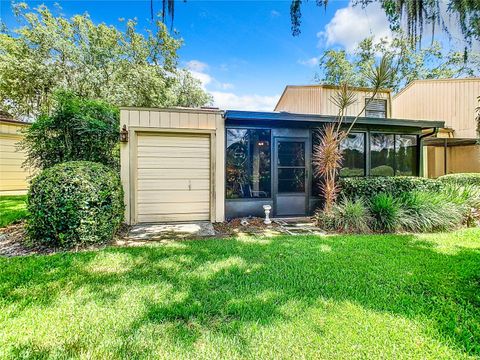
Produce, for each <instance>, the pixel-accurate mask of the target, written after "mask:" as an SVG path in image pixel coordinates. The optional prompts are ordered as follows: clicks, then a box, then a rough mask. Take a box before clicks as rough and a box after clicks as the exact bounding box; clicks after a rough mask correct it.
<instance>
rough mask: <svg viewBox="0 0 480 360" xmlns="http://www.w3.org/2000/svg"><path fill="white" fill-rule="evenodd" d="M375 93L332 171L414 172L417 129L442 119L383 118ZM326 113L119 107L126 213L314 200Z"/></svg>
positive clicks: (201, 212) (310, 207)
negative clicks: (315, 155)
mask: <svg viewBox="0 0 480 360" xmlns="http://www.w3.org/2000/svg"><path fill="white" fill-rule="evenodd" d="M365 92H366V91H363V90H361V93H362V94H363V93H365ZM284 95H285V94H284ZM359 98H360V96H359ZM284 100H285V99H284ZM376 100H378V101H377V102H376V105H375V106H374V107H372V108H368V109H367V115H368V116H364V117H361V118H359V119H358V121H357V122H356V124H355V126H354V128H353V132H352V133H351V134H350V135H349V136H348V138H347V139H346V140H345V141H344V143H343V144H342V146H343V148H344V150H345V151H344V154H345V160H344V167H343V169H342V171H341V175H342V176H365V175H392V176H393V175H421V174H422V161H423V159H422V155H423V152H422V151H421V149H422V143H423V141H424V138H425V136H426V135H428V134H431V133H434V132H435V131H437V129H439V128H443V127H444V126H445V124H444V122H443V121H424V120H405V119H395V118H387V116H388V115H389V113H390V110H389V106H390V98H389V92H382V93H381V94H380V95H379V97H378V99H376ZM281 101H283V100H281ZM281 101H280V102H281ZM359 101H360V104H359V105H358V108H361V106H362V105H361V102H362V99H361V98H360V100H359ZM280 102H279V104H280ZM277 107H278V105H277ZM351 115H353V114H351ZM352 119H353V117H352V116H349V117H347V119H346V121H345V124H346V125H348V124H349V123H351V121H352ZM332 121H335V115H334V114H332V113H330V114H325V115H314V114H308V113H293V112H285V111H273V112H254V111H237V110H226V111H220V110H218V109H148V108H121V110H120V126H121V128H122V129H124V130H123V132H124V142H123V143H122V144H121V149H120V151H121V155H120V158H121V178H122V183H123V186H124V190H125V203H126V221H127V223H129V224H136V223H148V222H160V221H193V220H209V221H212V222H215V221H223V220H224V219H226V218H234V217H241V216H249V215H256V216H262V215H263V206H264V205H270V206H272V215H273V216H286V217H288V216H305V215H308V214H311V213H312V212H313V211H314V210H315V209H316V208H317V206H318V205H319V204H320V197H319V191H318V182H317V181H316V180H315V178H314V177H313V176H312V170H313V169H312V147H313V144H314V143H315V142H316V141H318V136H319V135H318V131H317V129H319V128H320V127H322V126H323V125H324V124H326V123H328V122H332Z"/></svg>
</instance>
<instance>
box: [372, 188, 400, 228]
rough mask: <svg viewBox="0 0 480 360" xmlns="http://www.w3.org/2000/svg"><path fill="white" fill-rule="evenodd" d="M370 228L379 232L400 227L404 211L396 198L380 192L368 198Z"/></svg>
mask: <svg viewBox="0 0 480 360" xmlns="http://www.w3.org/2000/svg"><path fill="white" fill-rule="evenodd" d="M369 205H370V206H369V208H370V214H371V216H372V221H371V224H372V225H371V226H372V229H373V230H375V231H379V232H395V231H397V230H400V229H401V219H402V216H403V215H404V212H403V210H402V208H401V204H400V202H399V201H398V199H395V198H394V197H393V196H392V195H390V194H387V193H380V194H377V195H375V196H374V197H372V198H371V199H370V204H369Z"/></svg>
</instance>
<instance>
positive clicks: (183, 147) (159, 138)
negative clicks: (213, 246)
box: [137, 134, 210, 222]
mask: <svg viewBox="0 0 480 360" xmlns="http://www.w3.org/2000/svg"><path fill="white" fill-rule="evenodd" d="M137 139H138V151H137V156H138V164H137V172H138V183H137V184H138V185H137V189H138V190H137V221H138V222H159V221H191V220H210V136H209V135H183V134H143V135H139V136H138V138H137Z"/></svg>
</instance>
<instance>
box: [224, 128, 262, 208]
mask: <svg viewBox="0 0 480 360" xmlns="http://www.w3.org/2000/svg"><path fill="white" fill-rule="evenodd" d="M270 156H271V144H270V130H256V129H227V153H226V169H225V170H226V197H227V199H238V198H269V197H270V196H271V182H270V180H271V175H270V161H271V160H270Z"/></svg>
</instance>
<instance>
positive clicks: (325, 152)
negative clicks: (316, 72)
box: [312, 55, 394, 213]
mask: <svg viewBox="0 0 480 360" xmlns="http://www.w3.org/2000/svg"><path fill="white" fill-rule="evenodd" d="M365 76H366V78H367V79H368V81H369V83H370V85H371V88H372V93H371V96H370V97H368V98H367V100H366V101H365V104H364V106H363V108H362V109H361V110H360V112H359V113H358V114H357V115H356V116H355V117H354V118H353V119H352V120H351V121H350V123H349V126H348V127H347V128H346V125H348V124H347V120H350V119H347V116H346V114H347V109H348V107H349V106H351V105H353V104H354V103H355V102H356V101H357V98H356V96H355V93H354V91H353V90H352V88H351V87H350V86H349V85H348V84H346V83H344V84H342V85H340V87H339V89H338V90H337V91H336V93H335V95H334V96H333V97H332V99H331V101H332V102H333V103H334V104H335V106H336V107H337V108H338V115H337V117H336V118H335V121H334V122H332V123H329V124H327V125H325V126H324V127H323V129H317V130H316V131H317V134H319V135H320V142H319V144H316V145H314V147H313V156H312V162H313V173H314V176H316V177H321V179H322V180H321V182H320V186H321V191H322V193H323V197H324V200H325V205H324V211H325V212H326V213H330V212H331V211H332V206H333V204H334V203H335V200H336V198H337V195H338V190H339V189H338V185H337V178H338V174H339V172H340V168H341V166H342V161H343V152H342V150H341V148H340V144H341V142H342V141H343V140H344V139H345V138H346V137H347V136H348V134H349V133H350V132H351V130H352V128H353V126H354V125H355V123H356V122H357V120H358V118H359V117H360V116H361V115H362V114H363V112H364V111H365V109H366V107H367V106H368V104H369V103H370V102H371V101H372V100H373V99H374V98H375V97H376V95H377V94H378V92H379V90H380V89H382V88H383V87H385V84H388V83H389V81H391V79H392V77H393V76H394V67H393V59H392V58H391V57H390V56H388V55H386V56H384V57H382V58H381V59H380V61H379V63H378V64H376V65H373V66H372V67H371V68H370V69H369V71H368V73H367V74H365ZM345 128H346V129H345Z"/></svg>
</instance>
